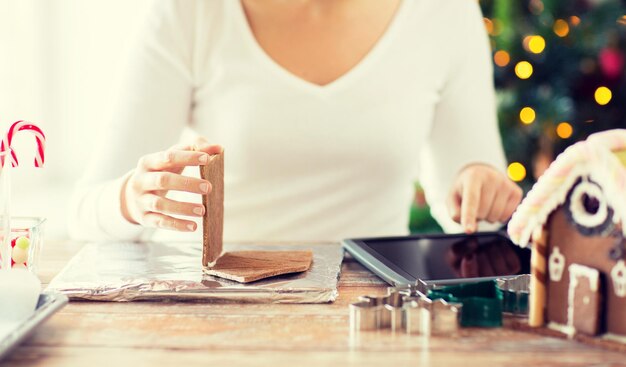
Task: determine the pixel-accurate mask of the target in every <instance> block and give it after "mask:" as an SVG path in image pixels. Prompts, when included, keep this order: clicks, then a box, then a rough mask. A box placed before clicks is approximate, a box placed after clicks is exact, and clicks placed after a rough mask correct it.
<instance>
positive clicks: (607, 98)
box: [594, 87, 613, 106]
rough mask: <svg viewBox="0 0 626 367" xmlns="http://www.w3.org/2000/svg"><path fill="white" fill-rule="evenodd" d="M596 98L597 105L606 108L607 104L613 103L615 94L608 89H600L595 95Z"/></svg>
mask: <svg viewBox="0 0 626 367" xmlns="http://www.w3.org/2000/svg"><path fill="white" fill-rule="evenodd" d="M594 98H595V99H596V103H598V104H599V105H600V106H604V105H605V104H607V103H609V102H611V98H613V93H612V92H611V90H610V89H609V88H607V87H599V88H598V89H596V92H595V93H594Z"/></svg>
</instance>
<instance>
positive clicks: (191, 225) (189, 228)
mask: <svg viewBox="0 0 626 367" xmlns="http://www.w3.org/2000/svg"><path fill="white" fill-rule="evenodd" d="M187 229H188V230H189V231H191V232H193V231H194V230H195V228H194V225H193V224H187Z"/></svg>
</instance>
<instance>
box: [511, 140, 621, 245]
mask: <svg viewBox="0 0 626 367" xmlns="http://www.w3.org/2000/svg"><path fill="white" fill-rule="evenodd" d="M622 150H626V130H625V129H616V130H608V131H604V132H601V133H597V134H593V135H591V136H590V137H589V138H588V139H587V140H585V141H582V142H578V143H576V144H574V145H572V146H570V147H569V148H567V149H566V150H565V151H564V152H563V153H561V154H560V155H559V156H558V157H557V158H556V159H555V160H554V162H552V164H551V165H550V167H549V168H548V169H547V170H546V172H545V173H544V174H543V175H542V176H541V177H540V178H539V180H537V182H536V183H535V185H534V186H533V188H532V189H531V190H530V192H529V193H528V195H526V197H525V198H524V200H523V201H522V203H521V204H520V206H519V207H518V208H517V210H516V211H515V213H513V216H512V217H511V221H510V222H509V226H508V232H509V236H510V237H511V240H512V241H513V242H515V243H516V244H518V245H520V246H521V247H526V246H527V245H528V242H529V241H530V237H531V234H532V233H533V231H534V230H535V229H536V228H538V227H540V226H542V225H543V224H544V223H545V222H546V220H547V219H548V216H549V215H550V213H552V211H554V210H555V209H556V208H557V207H558V206H559V205H561V204H562V203H563V202H565V199H566V196H567V193H568V192H569V190H570V188H571V187H572V185H574V183H575V182H576V180H577V179H578V178H580V177H582V176H588V177H589V178H590V179H591V180H592V181H595V182H596V183H597V184H598V185H600V187H602V189H603V191H604V195H605V197H606V199H607V201H608V203H609V205H610V206H611V208H613V211H614V217H613V220H614V222H616V223H617V222H620V221H621V222H622V223H626V167H624V165H622V163H621V162H620V160H619V159H618V158H617V157H616V156H615V154H613V152H617V151H622ZM622 231H623V232H624V235H625V236H626V226H624V225H623V226H622Z"/></svg>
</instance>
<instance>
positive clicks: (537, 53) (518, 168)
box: [410, 0, 626, 232]
mask: <svg viewBox="0 0 626 367" xmlns="http://www.w3.org/2000/svg"><path fill="white" fill-rule="evenodd" d="M480 5H481V8H482V10H483V14H484V21H485V27H486V29H487V32H488V33H489V36H490V39H491V46H492V55H493V62H494V78H495V85H496V90H497V93H498V119H499V123H500V133H501V135H502V141H503V144H504V149H505V153H506V156H507V159H508V161H509V162H510V164H509V167H508V174H509V177H510V178H511V179H512V180H514V181H517V182H518V183H519V184H520V185H521V186H522V187H523V188H524V189H525V190H526V191H527V190H528V189H529V188H530V187H531V186H532V184H533V183H534V182H535V181H536V179H537V178H538V177H539V176H540V175H541V174H542V173H543V171H544V170H545V169H546V168H547V166H548V165H549V164H550V163H551V162H552V160H553V159H554V157H555V156H556V155H557V154H558V153H560V152H561V151H563V150H564V149H565V148H566V147H567V146H569V145H571V144H573V143H575V142H577V141H579V140H583V139H585V138H586V137H587V136H588V135H589V134H592V133H594V132H597V131H601V130H607V129H614V128H626V108H624V107H623V106H622V103H623V102H624V101H625V99H624V97H625V96H626V80H625V75H624V61H625V59H626V52H625V50H626V47H625V46H626V15H625V14H626V1H619V0H572V1H559V0H543V1H542V0H480ZM418 190H419V186H418ZM419 197H422V196H421V195H419V192H418V195H416V198H419ZM410 228H411V231H412V232H427V231H433V222H432V218H430V217H429V215H428V207H427V206H426V205H425V204H424V203H423V202H422V201H421V200H416V202H415V203H414V204H413V207H412V210H411V223H410Z"/></svg>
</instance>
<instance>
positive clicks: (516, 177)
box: [506, 162, 526, 182]
mask: <svg viewBox="0 0 626 367" xmlns="http://www.w3.org/2000/svg"><path fill="white" fill-rule="evenodd" d="M506 172H507V174H508V176H509V178H510V179H511V180H513V181H515V182H519V181H522V180H523V179H524V178H526V167H524V165H523V164H521V163H519V162H513V163H511V164H509V167H508V168H507V170H506Z"/></svg>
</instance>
